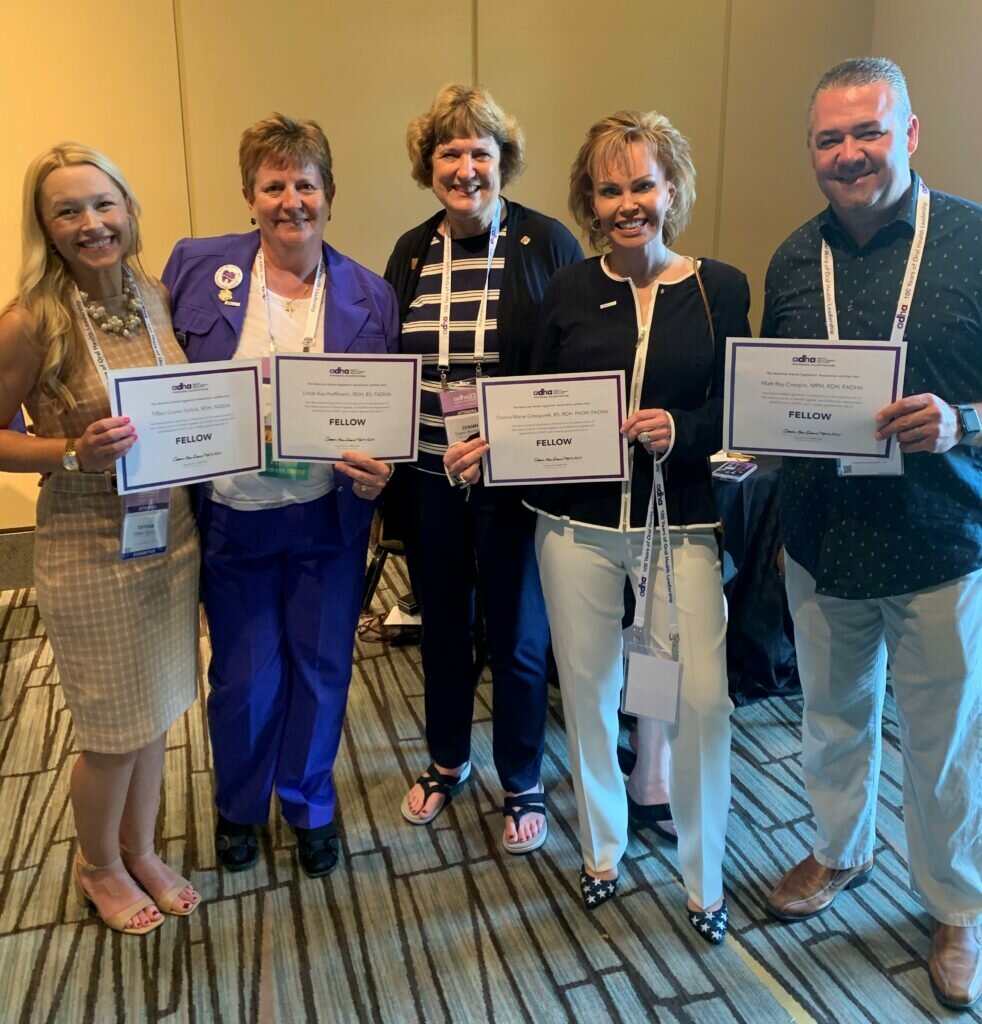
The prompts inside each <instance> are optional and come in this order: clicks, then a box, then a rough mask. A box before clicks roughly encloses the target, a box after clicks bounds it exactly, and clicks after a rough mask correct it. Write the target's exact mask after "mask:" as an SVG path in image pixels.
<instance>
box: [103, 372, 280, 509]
mask: <svg viewBox="0 0 982 1024" xmlns="http://www.w3.org/2000/svg"><path fill="white" fill-rule="evenodd" d="M107 380H108V386H109V404H110V407H111V409H112V412H113V415H114V416H129V417H130V419H131V420H132V422H133V424H134V426H135V427H136V430H137V434H138V440H137V442H136V443H135V444H134V445H133V447H132V448H131V449H130V450H129V451H128V452H127V453H126V455H124V456H123V458H121V459H120V460H119V462H118V463H117V489H118V490H119V493H120V494H131V493H135V492H137V491H151V490H157V489H159V488H165V487H174V486H177V485H179V484H189V483H198V482H200V481H202V480H213V479H214V478H215V477H219V476H235V475H237V474H239V473H249V472H254V471H255V470H259V469H262V468H263V445H262V414H261V411H260V386H261V383H262V381H261V374H260V361H259V360H258V359H245V360H239V361H236V362H224V361H222V362H213V363H194V364H192V365H189V366H174V365H169V366H152V367H145V368H140V369H126V370H110V371H109V373H108V375H107Z"/></svg>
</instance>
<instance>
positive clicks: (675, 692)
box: [621, 627, 682, 724]
mask: <svg viewBox="0 0 982 1024" xmlns="http://www.w3.org/2000/svg"><path fill="white" fill-rule="evenodd" d="M628 635H630V639H628ZM681 687H682V666H681V664H680V663H679V662H677V661H675V660H674V659H673V658H672V655H671V654H670V653H669V652H668V651H661V650H658V649H657V648H653V647H648V646H646V645H644V644H639V643H637V642H636V641H635V640H634V630H633V628H632V627H629V628H628V629H627V630H625V633H624V689H623V691H622V693H621V710H622V711H623V712H624V713H625V714H626V715H635V716H637V717H639V718H655V719H657V720H658V721H659V722H668V723H669V724H674V723H675V722H676V721H677V720H678V715H679V694H680V692H681Z"/></svg>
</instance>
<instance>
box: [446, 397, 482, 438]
mask: <svg viewBox="0 0 982 1024" xmlns="http://www.w3.org/2000/svg"><path fill="white" fill-rule="evenodd" d="M440 411H441V412H442V413H443V426H444V429H445V430H446V432H447V444H448V445H451V444H457V442H458V441H469V440H470V439H471V438H472V437H475V436H476V435H477V434H479V433H480V431H481V425H480V419H479V417H478V412H477V388H451V389H450V390H448V391H441V392H440Z"/></svg>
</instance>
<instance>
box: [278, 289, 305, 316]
mask: <svg viewBox="0 0 982 1024" xmlns="http://www.w3.org/2000/svg"><path fill="white" fill-rule="evenodd" d="M309 294H310V285H309V284H305V285H304V286H303V294H302V295H294V296H293V298H292V299H284V301H283V308H284V309H285V310H286V312H287V315H289V316H293V314H294V312H295V310H296V308H297V307H296V304H297V303H298V302H303V300H304V299H306V298H307V296H308V295H309Z"/></svg>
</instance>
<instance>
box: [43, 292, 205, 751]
mask: <svg viewBox="0 0 982 1024" xmlns="http://www.w3.org/2000/svg"><path fill="white" fill-rule="evenodd" d="M140 283H141V293H142V295H143V300H144V303H145V304H146V308H147V312H148V315H149V316H150V317H151V319H152V321H153V324H154V328H155V330H156V333H157V338H158V340H159V342H160V345H161V349H162V350H163V353H164V358H165V360H166V362H168V363H183V362H185V358H184V353H183V352H182V351H181V348H180V346H179V345H178V344H177V340H176V339H175V337H174V331H173V327H172V326H171V320H170V314H169V313H168V310H167V306H166V303H165V301H164V299H163V296H162V294H161V293H160V292H159V290H158V288H157V286H156V285H155V284H152V283H150V282H149V281H147V280H145V279H141V282H140ZM100 304H102V305H105V307H106V309H107V310H108V312H109V313H110V314H113V313H119V312H120V311H121V310H122V307H123V300H122V297H120V298H119V299H107V300H100ZM96 330H97V331H98V338H99V344H100V345H101V347H102V350H103V352H104V353H105V356H106V359H107V360H108V362H109V365H110V367H112V368H113V369H120V368H124V367H131V366H152V365H153V364H154V356H153V351H152V349H151V347H150V339H149V336H148V335H147V332H146V328H145V327H143V326H142V325H141V328H140V330H139V331H138V332H137V333H136V334H135V335H133V336H131V337H129V338H123V337H120V336H117V335H112V334H107V333H106V332H104V331H102V330H100V329H99V328H96ZM76 331H77V333H78V334H79V358H78V360H77V362H76V367H75V370H74V371H73V375H72V378H71V380H70V382H69V386H70V388H71V390H72V393H73V394H74V396H75V399H76V401H77V403H78V404H77V407H76V408H75V409H72V410H70V411H69V412H67V413H62V412H59V411H57V410H56V409H55V408H54V406H53V405H52V403H51V400H50V399H49V398H48V397H46V396H45V395H43V394H42V393H41V390H40V386H38V385H36V386H35V388H34V390H33V391H32V392H31V394H30V395H29V396H28V398H27V401H26V402H25V403H24V404H25V405H26V406H27V410H28V412H29V413H30V414H31V417H32V419H33V420H34V424H35V429H36V431H37V433H38V435H39V436H41V437H59V438H61V437H72V438H77V437H81V435H82V434H83V433H84V431H85V428H86V427H87V426H88V425H89V424H90V423H92V422H93V421H94V420H97V419H102V418H103V417H105V416H108V415H109V414H110V413H109V398H108V395H107V394H106V389H105V386H104V384H103V381H102V378H101V377H100V376H99V374H98V372H97V371H96V369H95V366H94V365H93V362H92V359H91V357H90V355H89V351H88V348H87V347H86V346H85V344H84V337H83V336H82V334H81V331H80V330H78V328H76ZM133 421H134V424H135V426H136V429H137V432H138V433H139V430H140V423H139V418H138V417H137V416H136V415H133ZM121 501H122V499H121V498H120V497H119V496H118V495H117V494H116V493H115V491H114V490H113V485H112V481H111V477H110V476H108V475H106V474H102V473H68V472H65V471H64V470H60V471H58V472H56V473H52V474H51V476H50V477H48V479H47V481H46V482H45V483H44V486H43V487H42V488H41V494H40V497H39V499H38V509H37V534H36V538H35V554H34V574H35V583H36V587H37V601H38V608H39V609H40V611H41V616H42V618H43V620H44V624H45V627H46V629H47V632H48V636H49V638H50V639H51V646H52V649H53V651H54V656H55V662H56V664H57V666H58V672H59V675H60V678H61V684H62V687H63V688H64V692H65V700H66V702H67V704H68V707H69V709H70V711H71V713H72V720H73V722H74V726H75V732H76V737H77V741H78V745H79V746H80V747H81V748H82V749H83V750H91V751H96V752H100V753H114V754H121V753H126V752H128V751H131V750H138V749H139V748H140V747H143V746H145V745H146V744H147V743H149V742H151V741H152V740H154V739H156V738H157V737H158V736H160V735H162V734H163V733H164V732H166V731H167V729H168V727H169V726H170V725H171V724H172V723H173V722H174V721H175V720H176V719H177V718H179V717H180V716H181V715H182V714H183V713H184V712H185V711H186V710H187V708H188V707H189V706H190V705H191V703H192V702H193V700H194V696H195V684H196V668H197V648H198V557H199V556H198V539H197V535H196V532H195V527H194V521H193V518H192V516H191V510H190V503H189V501H188V495H187V491H186V490H185V489H184V488H174V489H173V490H172V491H171V512H170V525H169V536H168V543H167V551H166V552H165V553H163V554H159V555H147V556H144V557H142V558H133V559H128V560H126V561H123V560H122V559H121V558H120V529H121V521H122V511H121Z"/></svg>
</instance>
